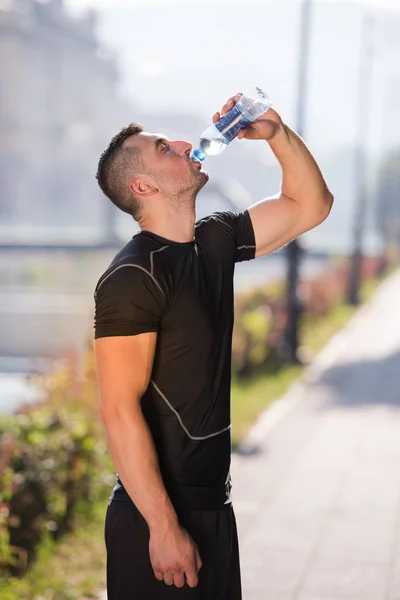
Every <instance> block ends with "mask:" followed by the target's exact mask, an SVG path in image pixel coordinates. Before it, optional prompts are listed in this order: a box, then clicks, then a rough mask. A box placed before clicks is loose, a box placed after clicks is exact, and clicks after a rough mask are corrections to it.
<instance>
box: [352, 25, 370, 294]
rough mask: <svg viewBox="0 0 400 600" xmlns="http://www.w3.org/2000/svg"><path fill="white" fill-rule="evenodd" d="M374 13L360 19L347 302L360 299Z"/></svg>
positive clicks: (365, 210)
mask: <svg viewBox="0 0 400 600" xmlns="http://www.w3.org/2000/svg"><path fill="white" fill-rule="evenodd" d="M372 33H373V17H372V15H365V16H364V19H363V23H362V32H361V45H360V71H359V80H358V101H357V113H358V119H357V140H358V148H357V154H356V165H355V167H356V168H355V179H356V207H355V213H354V226H353V251H352V256H351V264H350V271H349V281H348V290H347V301H348V303H349V304H352V305H358V304H359V303H360V282H361V265H362V258H363V237H364V229H365V221H366V213H367V185H366V168H367V143H368V129H369V128H368V123H369V116H370V109H371V98H372V85H371V79H372V77H371V73H372V61H373V41H372Z"/></svg>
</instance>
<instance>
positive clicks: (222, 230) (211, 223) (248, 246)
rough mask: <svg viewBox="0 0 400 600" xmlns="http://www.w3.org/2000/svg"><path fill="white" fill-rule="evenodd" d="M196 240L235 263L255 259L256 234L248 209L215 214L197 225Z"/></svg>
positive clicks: (201, 220)
mask: <svg viewBox="0 0 400 600" xmlns="http://www.w3.org/2000/svg"><path fill="white" fill-rule="evenodd" d="M196 239H198V240H199V242H200V243H202V244H203V245H204V246H206V247H210V248H211V249H212V250H214V251H217V252H225V254H226V255H228V256H230V258H233V260H234V262H240V261H242V260H251V259H253V258H255V234H254V229H253V224H252V221H251V217H250V213H249V211H248V209H246V210H243V211H236V212H233V211H224V212H214V213H212V214H211V215H209V216H207V217H204V218H203V219H200V220H199V221H197V223H196Z"/></svg>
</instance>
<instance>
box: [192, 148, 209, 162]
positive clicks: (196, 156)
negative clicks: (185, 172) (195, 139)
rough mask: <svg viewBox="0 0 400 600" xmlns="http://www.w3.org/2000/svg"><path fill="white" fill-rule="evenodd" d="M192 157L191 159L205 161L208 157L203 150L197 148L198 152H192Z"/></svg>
mask: <svg viewBox="0 0 400 600" xmlns="http://www.w3.org/2000/svg"><path fill="white" fill-rule="evenodd" d="M190 156H191V158H194V159H195V160H200V161H203V160H204V159H205V157H206V154H205V153H204V152H203V150H202V149H201V148H196V150H193V151H192V153H191V155H190Z"/></svg>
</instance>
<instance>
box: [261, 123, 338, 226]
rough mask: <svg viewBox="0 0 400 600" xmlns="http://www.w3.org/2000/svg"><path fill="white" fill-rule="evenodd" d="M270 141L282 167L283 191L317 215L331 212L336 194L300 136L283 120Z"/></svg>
mask: <svg viewBox="0 0 400 600" xmlns="http://www.w3.org/2000/svg"><path fill="white" fill-rule="evenodd" d="M268 143H269V145H270V147H271V149H272V151H273V153H274V154H275V156H276V158H277V159H278V161H279V163H280V165H281V167H282V193H283V194H284V195H285V196H287V197H289V198H291V199H292V200H294V201H295V202H297V204H299V205H300V206H301V207H302V208H304V209H306V210H309V211H311V212H313V213H315V214H318V212H319V211H321V213H322V214H323V213H325V211H327V212H329V210H330V208H331V205H332V201H333V196H332V194H331V193H330V191H329V189H328V186H327V184H326V182H325V179H324V177H323V175H322V173H321V170H320V168H319V166H318V164H317V162H316V160H315V159H314V157H313V156H312V154H311V152H310V151H309V150H308V148H307V146H306V145H305V143H304V142H303V140H302V139H301V138H300V136H299V135H297V133H295V132H294V131H293V130H292V129H290V127H288V126H287V125H285V124H284V123H281V124H280V126H279V127H278V129H277V131H276V133H275V134H274V136H273V137H272V138H271V139H270V140H268Z"/></svg>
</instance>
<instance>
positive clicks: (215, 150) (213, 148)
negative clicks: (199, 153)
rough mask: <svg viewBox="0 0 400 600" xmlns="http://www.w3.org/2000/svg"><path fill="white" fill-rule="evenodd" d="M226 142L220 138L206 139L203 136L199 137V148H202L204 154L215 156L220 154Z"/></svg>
mask: <svg viewBox="0 0 400 600" xmlns="http://www.w3.org/2000/svg"><path fill="white" fill-rule="evenodd" d="M227 145H228V143H227V142H225V141H224V140H221V138H219V139H217V140H207V139H205V138H201V139H200V148H201V149H202V150H203V152H204V154H207V156H216V155H217V154H220V153H221V152H222V151H223V150H225V148H226V146H227Z"/></svg>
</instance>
